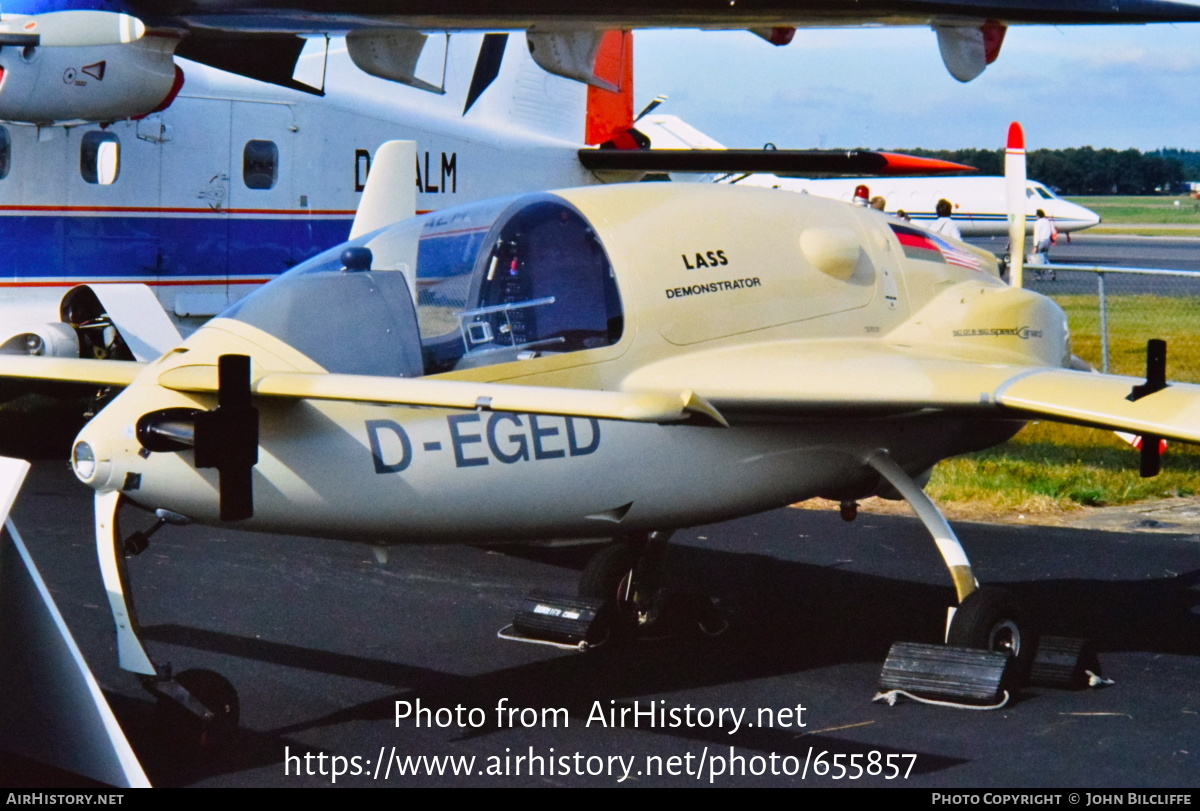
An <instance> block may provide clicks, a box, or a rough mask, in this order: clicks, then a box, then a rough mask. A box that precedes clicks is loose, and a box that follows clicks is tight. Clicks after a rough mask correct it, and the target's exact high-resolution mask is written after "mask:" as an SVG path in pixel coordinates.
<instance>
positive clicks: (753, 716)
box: [0, 238, 1200, 789]
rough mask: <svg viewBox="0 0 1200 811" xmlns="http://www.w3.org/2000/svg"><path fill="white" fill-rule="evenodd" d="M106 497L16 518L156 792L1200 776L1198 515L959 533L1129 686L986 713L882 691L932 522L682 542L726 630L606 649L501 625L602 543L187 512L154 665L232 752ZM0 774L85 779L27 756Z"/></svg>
mask: <svg viewBox="0 0 1200 811" xmlns="http://www.w3.org/2000/svg"><path fill="white" fill-rule="evenodd" d="M1075 242H1076V243H1077V244H1079V245H1081V246H1082V245H1083V244H1084V240H1083V239H1082V238H1079V239H1077V240H1076V241H1075ZM1124 242H1130V240H1124V239H1123V238H1118V239H1115V240H1114V239H1111V238H1105V239H1104V240H1102V241H1101V248H1100V249H1099V250H1101V251H1102V252H1105V255H1106V256H1110V257H1112V258H1106V259H1104V260H1103V261H1104V262H1105V263H1106V264H1131V263H1132V262H1133V261H1134V260H1135V259H1136V257H1135V256H1132V255H1130V256H1126V255H1123V254H1122V252H1123V251H1126V250H1128V251H1130V252H1136V251H1137V248H1138V246H1139V245H1140V244H1141V242H1140V241H1138V240H1132V242H1133V246H1132V247H1128V248H1126V247H1123V243H1124ZM1156 244H1157V243H1156ZM1198 244H1200V243H1195V242H1192V243H1191V245H1192V249H1193V253H1194V254H1200V251H1195V248H1196V246H1197V245H1198ZM1056 259H1057V257H1056ZM1186 261H1187V262H1188V263H1189V267H1190V268H1193V269H1200V261H1197V260H1196V259H1188V260H1186ZM90 496H91V494H90V491H88V490H87V489H86V488H84V487H83V486H82V485H80V484H79V483H78V482H76V481H75V479H74V477H73V476H72V475H71V474H70V472H69V471H68V470H67V469H66V466H65V464H64V463H60V462H41V463H37V464H36V465H35V466H34V469H33V472H32V473H31V476H30V479H29V481H28V482H27V484H26V487H25V488H24V490H23V492H22V495H21V496H20V498H19V500H18V502H17V505H16V508H15V511H14V520H15V521H16V524H17V526H18V527H19V529H20V530H21V532H22V534H23V535H24V537H25V540H26V543H27V544H28V545H29V547H30V550H31V553H32V555H33V557H34V559H35V562H36V563H37V565H38V566H39V568H40V570H41V572H42V575H43V577H44V578H45V580H46V582H47V584H48V585H49V587H50V589H51V591H52V593H53V594H54V597H55V599H56V601H57V602H58V605H59V608H60V610H61V611H62V613H63V615H64V617H65V619H66V621H67V624H68V625H69V626H70V628H71V630H72V632H73V634H74V636H75V638H76V640H77V642H78V644H79V646H80V648H81V649H82V650H83V653H84V655H85V657H86V659H87V661H88V663H89V665H90V666H91V668H92V669H93V671H94V672H95V674H96V676H97V679H98V680H99V682H100V684H101V686H102V688H103V689H104V691H105V694H106V696H107V697H108V700H109V702H110V703H111V705H112V707H113V709H114V712H115V713H116V716H117V718H118V720H119V721H120V722H121V724H122V726H123V727H124V729H125V731H126V733H127V735H128V736H129V738H130V740H131V742H132V744H133V747H134V749H135V751H136V752H137V753H138V755H139V757H140V758H141V760H142V762H143V764H144V766H145V768H146V770H147V773H148V774H149V776H150V779H151V781H152V783H154V784H155V785H160V786H237V787H247V786H283V787H289V786H295V787H300V786H375V787H384V786H497V787H499V786H543V785H553V786H571V787H583V786H616V785H635V786H706V785H719V786H803V785H807V786H821V787H840V786H847V787H852V786H888V787H900V786H909V787H923V788H927V789H928V788H975V789H984V788H1002V787H1003V788H1047V787H1051V788H1059V787H1061V788H1078V789H1104V788H1135V787H1146V788H1179V787H1187V788H1196V787H1198V786H1200V535H1196V534H1192V531H1191V530H1187V529H1185V531H1181V532H1179V533H1171V532H1164V531H1162V529H1161V528H1159V529H1157V530H1155V531H1137V530H1134V529H1132V528H1130V527H1127V526H1122V527H1119V531H1099V530H1079V529H1067V528H1050V527H1037V526H1019V527H1018V526H1006V525H990V524H958V525H957V530H958V531H959V533H960V536H961V538H962V540H963V543H964V546H965V547H966V550H967V552H968V554H970V555H971V557H972V562H973V563H974V566H975V572H976V575H977V577H978V578H979V579H980V580H981V581H982V582H983V583H985V584H991V585H1000V586H1004V587H1006V588H1009V589H1011V590H1012V591H1013V592H1014V593H1015V594H1016V595H1017V596H1018V597H1019V598H1020V599H1021V600H1022V601H1023V602H1024V603H1025V604H1026V605H1027V606H1028V608H1029V610H1030V612H1031V614H1032V615H1033V616H1034V617H1036V618H1037V620H1038V621H1039V624H1040V627H1041V630H1042V631H1043V632H1044V633H1050V634H1057V635H1063V636H1073V637H1081V638H1087V639H1090V640H1092V642H1093V644H1094V645H1095V647H1096V649H1097V651H1098V654H1099V660H1100V664H1101V667H1102V671H1103V675H1104V676H1105V677H1107V678H1110V679H1112V680H1113V681H1114V684H1112V685H1111V686H1107V687H1102V688H1095V689H1087V690H1082V691H1063V690H1054V689H1048V688H1026V689H1023V690H1022V691H1020V692H1019V693H1018V694H1017V695H1015V696H1013V697H1012V699H1011V700H1010V702H1009V703H1008V705H1007V706H1005V707H1003V708H1002V709H998V710H992V711H968V710H957V709H950V708H945V707H933V706H926V705H921V704H916V703H913V702H909V701H905V700H901V701H900V702H899V703H898V704H896V705H895V706H888V705H886V704H883V703H873V702H872V697H873V696H874V695H875V692H876V689H877V686H878V681H879V673H880V668H881V666H882V664H883V662H884V660H885V658H886V657H887V654H888V649H889V646H890V645H891V644H892V643H893V642H896V641H913V642H929V643H935V642H937V641H939V640H940V637H941V633H942V628H943V625H944V621H945V611H946V608H947V607H948V606H950V605H951V604H952V603H953V602H954V597H953V590H952V588H951V586H950V582H949V578H948V576H947V574H946V572H945V570H944V567H943V566H942V563H941V560H940V558H939V557H938V555H937V552H936V550H935V548H934V546H933V544H932V543H931V541H930V540H929V538H928V535H927V534H926V532H925V531H924V529H923V528H922V527H921V525H920V523H919V522H918V521H917V520H916V519H915V518H907V517H901V516H884V515H867V514H862V515H860V516H859V519H858V520H857V521H856V522H854V523H852V524H846V523H843V522H842V521H841V520H840V519H839V518H838V516H837V515H836V514H835V513H826V512H816V511H809V510H796V509H784V510H777V511H773V512H769V513H766V514H763V515H759V516H755V517H751V518H746V519H742V520H738V521H733V522H728V523H725V524H721V525H715V526H704V527H697V528H693V529H690V530H685V531H681V532H679V533H677V534H676V536H675V538H674V540H673V542H672V544H671V545H670V547H669V551H668V556H667V561H666V562H667V571H668V576H669V581H670V585H671V586H673V587H674V588H675V589H676V590H678V591H681V592H691V593H695V594H700V595H704V596H706V597H708V598H711V599H713V600H715V601H716V605H717V606H718V608H719V610H720V611H721V613H722V615H723V616H724V617H726V618H727V620H728V623H729V627H728V629H727V630H726V631H725V632H724V633H723V634H721V635H719V636H714V637H708V636H705V635H703V634H700V633H697V632H695V631H694V630H693V628H692V626H691V625H690V624H687V623H683V624H681V626H680V628H678V629H676V632H675V633H673V634H668V635H667V636H666V637H665V638H662V639H657V640H652V641H639V642H635V643H631V644H627V645H624V646H617V645H610V646H606V647H603V648H601V649H599V650H596V651H592V652H588V653H576V652H563V651H558V650H555V649H551V648H547V647H541V646H534V645H527V644H520V643H515V642H511V641H505V640H501V639H498V638H497V637H496V632H497V630H498V629H500V628H501V627H502V626H504V625H506V624H508V623H509V622H510V621H511V619H512V616H513V613H514V611H515V609H516V606H517V604H518V602H519V601H520V599H521V597H522V596H523V595H524V594H525V593H527V592H528V591H529V590H532V589H542V590H549V591H553V592H559V593H565V594H571V593H574V590H575V587H576V581H577V579H578V575H579V571H580V569H581V568H582V566H583V564H584V562H585V561H586V559H587V557H588V555H590V554H591V553H593V552H594V551H595V549H594V547H593V548H589V547H571V548H559V549H545V548H506V549H497V548H488V547H484V546H480V547H420V546H412V547H399V548H395V549H393V550H392V552H391V555H390V558H389V560H388V561H387V562H386V563H385V564H382V565H381V564H379V563H378V562H376V560H375V557H374V555H373V553H372V551H371V550H370V549H369V548H367V547H365V546H362V545H359V544H352V543H338V542H336V541H328V540H315V539H308V538H298V537H279V536H264V535H251V534H246V533H239V532H235V531H229V530H217V529H209V528H203V527H183V528H177V527H168V528H166V529H164V530H163V531H162V532H160V533H159V534H157V535H156V536H155V537H154V539H153V541H152V542H151V545H150V547H149V549H148V550H147V551H145V552H144V553H142V554H141V555H140V556H138V557H136V558H133V559H131V561H130V575H131V578H132V583H133V590H134V594H135V596H136V600H137V607H138V610H139V612H140V615H141V620H142V623H143V625H144V627H145V638H146V639H147V641H148V647H149V649H150V652H151V654H152V655H153V656H154V657H155V659H156V660H158V661H160V662H170V663H171V665H172V666H173V667H174V668H175V670H176V671H177V672H178V671H181V670H185V669H191V668H210V669H213V670H216V671H218V672H220V673H222V674H223V675H224V676H225V677H227V678H228V679H229V680H230V681H231V682H232V683H233V685H234V686H235V687H236V689H237V691H238V694H239V698H240V704H241V727H240V729H239V731H238V732H237V733H236V734H235V735H234V737H233V738H232V740H231V741H229V743H228V745H227V746H226V747H224V748H223V749H222V750H221V751H218V752H216V753H213V754H211V755H207V756H194V755H191V754H184V753H180V752H178V751H176V750H174V749H172V748H171V747H169V746H166V745H164V743H163V742H162V740H161V739H160V737H159V735H158V730H157V728H156V713H155V706H154V701H153V699H152V698H151V697H150V696H149V695H148V694H147V693H146V692H145V691H144V690H142V688H141V687H140V686H139V685H138V683H137V680H136V679H135V678H134V677H133V676H131V675H130V674H128V673H125V672H123V671H121V670H120V669H119V668H118V667H117V662H116V652H115V636H114V633H113V628H112V618H111V615H110V613H109V609H108V606H107V601H106V598H105V594H104V591H103V588H102V586H101V583H100V578H99V573H98V570H97V566H96V562H95V553H94V550H93V540H92V526H91V524H92V512H91V497H90ZM143 520H144V521H145V523H147V524H148V523H149V521H148V520H145V519H143ZM131 524H134V525H132V526H130V528H131V529H132V528H138V525H136V523H135V522H131ZM486 540H487V539H484V538H481V539H480V541H481V543H482V542H485V541H486ZM668 630H669V629H668ZM397 702H400V704H399V705H398V704H397ZM418 702H419V704H418ZM398 708H399V709H398ZM651 708H654V709H656V710H658V713H656V714H655V716H654V717H653V718H651V717H650V716H649V714H648V713H647V712H646V711H647V710H648V709H651ZM801 708H803V709H801ZM418 709H420V710H424V711H426V712H419V711H418ZM621 710H626V712H625V713H624V715H623V716H622V713H621ZM634 710H641V711H642V714H641V715H635V714H634ZM614 711H615V713H616V714H615V716H614ZM398 713H399V714H400V715H403V716H404V717H402V718H397V715H398ZM837 756H841V757H840V758H838V757H837ZM422 758H423V759H422ZM448 758H452V759H453V760H450V759H448ZM472 758H473V760H472ZM435 759H436V760H435ZM843 767H844V768H845V771H844V772H841V771H840V770H841V769H842V768H843ZM860 767H861V771H859V772H856V769H859V768H860ZM455 768H457V769H458V770H459V772H460V773H457V774H456V773H454V769H455ZM439 770H440V773H438V772H439ZM401 771H406V772H408V773H407V774H403V775H402V774H400V772H401ZM431 772H433V773H431ZM466 772H469V773H466ZM335 773H336V774H335ZM0 782H3V783H4V784H6V785H22V784H29V785H42V784H45V783H48V782H57V783H58V784H60V785H75V784H86V781H82V780H78V779H77V778H74V777H73V776H71V775H63V774H54V773H50V772H47V771H46V770H42V769H40V768H39V767H38V766H37V765H36V764H32V763H28V762H25V761H21V760H18V759H9V760H8V761H7V764H6V767H5V768H4V769H2V770H0Z"/></svg>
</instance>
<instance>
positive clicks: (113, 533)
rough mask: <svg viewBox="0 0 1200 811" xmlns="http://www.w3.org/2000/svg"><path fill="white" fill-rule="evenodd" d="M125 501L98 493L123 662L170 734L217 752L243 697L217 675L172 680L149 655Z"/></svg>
mask: <svg viewBox="0 0 1200 811" xmlns="http://www.w3.org/2000/svg"><path fill="white" fill-rule="evenodd" d="M121 501H122V496H121V494H120V493H119V492H98V493H96V552H97V555H98V557H99V559H100V575H101V577H102V578H103V580H104V589H105V591H107V592H108V602H109V605H110V606H111V608H112V613H113V620H114V621H115V623H116V626H117V655H118V660H119V662H120V665H121V668H122V669H123V670H128V671H131V672H133V673H136V674H138V676H139V677H140V678H141V681H142V686H144V687H145V688H146V689H147V690H148V691H149V692H150V693H151V694H152V695H154V697H155V698H156V699H157V702H158V707H157V710H158V713H159V721H160V724H162V726H163V727H164V731H166V732H168V733H169V734H170V735H171V736H172V737H173V738H175V739H176V740H177V741H179V742H181V743H183V744H184V745H185V746H187V747H188V748H196V749H213V748H215V747H216V746H218V745H219V744H220V743H222V742H223V741H224V739H225V738H227V737H228V736H229V735H230V734H232V732H233V731H234V730H235V729H236V728H237V723H238V714H239V705H238V698H237V692H236V691H235V690H234V689H233V685H231V684H230V683H229V682H228V681H227V680H226V679H225V678H224V677H222V676H220V675H219V674H217V673H214V672H213V671H211V670H187V671H184V672H183V673H180V674H179V675H178V676H172V674H171V667H170V665H162V666H158V665H155V664H154V662H153V661H152V660H151V659H150V656H149V655H148V654H147V653H146V648H145V646H143V645H142V640H141V637H140V628H139V626H138V621H137V612H136V611H135V610H134V607H133V600H132V592H131V591H130V589H129V575H128V570H127V568H126V566H125V543H124V542H123V541H122V539H121V531H120V524H119V522H118V520H117V513H118V511H119V510H120V508H121ZM138 551H140V550H138Z"/></svg>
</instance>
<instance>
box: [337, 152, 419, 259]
mask: <svg viewBox="0 0 1200 811" xmlns="http://www.w3.org/2000/svg"><path fill="white" fill-rule="evenodd" d="M416 160H417V142H416V141H386V142H384V143H382V144H380V145H379V149H377V150H375V160H374V161H373V162H372V163H371V172H370V174H369V175H367V187H366V189H364V190H363V196H362V199H361V200H360V201H359V202H358V213H356V214H355V215H354V224H353V225H351V226H350V239H356V238H358V237H360V236H362V235H363V234H369V233H371V232H372V231H375V230H377V229H379V228H383V227H384V226H385V225H391V224H392V223H394V222H399V221H400V220H406V219H408V218H409V217H411V216H413V214H415V213H416V211H417V187H416V184H414V183H413V166H414V165H415V164H416Z"/></svg>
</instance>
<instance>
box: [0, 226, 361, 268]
mask: <svg viewBox="0 0 1200 811" xmlns="http://www.w3.org/2000/svg"><path fill="white" fill-rule="evenodd" d="M349 233H350V220H349V219H347V218H345V217H319V216H311V217H286V218H285V217H278V218H261V219H257V218H256V219H250V218H236V217H218V218H211V217H169V216H163V217H145V216H141V217H135V216H123V215H112V214H108V215H103V216H99V215H98V216H81V215H79V214H71V215H69V216H68V215H62V216H59V215H47V216H24V215H19V214H17V215H6V216H0V278H5V277H19V278H39V277H41V278H44V277H68V278H73V277H79V278H81V279H84V278H96V277H105V276H121V277H128V276H138V275H141V274H144V275H146V277H147V280H148V281H150V280H152V279H154V278H155V277H163V278H181V279H186V278H187V277H191V276H230V277H233V278H236V277H239V276H264V275H274V274H278V273H282V272H283V271H285V270H287V269H288V268H290V267H292V266H294V265H296V264H299V263H300V262H303V261H304V260H305V259H308V258H309V257H311V256H314V255H315V254H317V253H320V252H321V251H323V250H325V249H327V248H329V247H332V246H333V245H337V244H338V243H339V242H343V241H345V240H346V238H347V237H348V235H349Z"/></svg>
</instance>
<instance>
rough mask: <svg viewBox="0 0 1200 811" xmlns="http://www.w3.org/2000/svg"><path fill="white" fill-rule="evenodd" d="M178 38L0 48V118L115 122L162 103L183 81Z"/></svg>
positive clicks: (165, 103) (167, 101) (29, 121)
mask: <svg viewBox="0 0 1200 811" xmlns="http://www.w3.org/2000/svg"><path fill="white" fill-rule="evenodd" d="M178 44H179V40H178V39H177V38H176V37H172V36H159V35H153V34H149V35H146V36H143V37H141V38H140V39H137V40H134V41H133V42H127V43H120V44H112V45H95V46H71V47H52V46H38V45H5V46H2V47H0V120H5V121H14V122H18V123H24V124H68V123H85V122H104V121H117V120H121V119H125V118H133V117H135V116H140V115H146V114H148V113H152V112H155V111H157V110H161V109H163V108H165V107H167V106H168V105H169V104H170V103H171V101H173V100H174V98H175V95H176V94H177V93H178V92H179V90H180V88H181V87H182V86H183V71H182V70H180V69H179V67H177V66H176V65H175V59H174V53H175V47H176V45H178Z"/></svg>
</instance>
